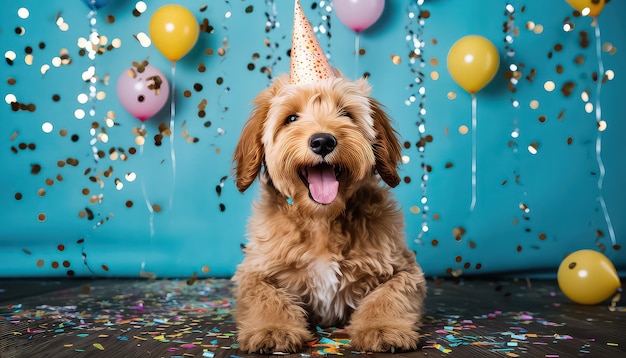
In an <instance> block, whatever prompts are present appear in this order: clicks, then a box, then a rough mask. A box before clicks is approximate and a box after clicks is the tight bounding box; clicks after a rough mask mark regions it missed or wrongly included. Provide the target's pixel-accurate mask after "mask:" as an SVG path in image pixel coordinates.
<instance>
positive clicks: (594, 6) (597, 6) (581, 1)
mask: <svg viewBox="0 0 626 358" xmlns="http://www.w3.org/2000/svg"><path fill="white" fill-rule="evenodd" d="M565 1H567V3H568V4H570V5H572V7H573V8H574V9H576V10H578V11H580V13H581V14H583V15H585V16H593V17H596V16H598V15H600V12H601V11H602V9H603V8H604V4H605V3H606V0H565ZM585 9H589V10H585Z"/></svg>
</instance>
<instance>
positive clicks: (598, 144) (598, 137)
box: [594, 18, 617, 245]
mask: <svg viewBox="0 0 626 358" xmlns="http://www.w3.org/2000/svg"><path fill="white" fill-rule="evenodd" d="M594 21H595V35H596V55H597V57H598V78H597V80H596V81H597V82H596V123H597V124H600V122H601V121H602V107H601V101H600V93H601V91H602V81H603V80H604V64H603V63H602V41H601V38H600V24H599V23H598V19H597V18H596V19H595V20H594ZM596 160H597V162H598V168H599V170H600V176H599V177H598V191H599V197H598V200H599V201H600V206H601V207H602V213H603V214H604V221H606V225H607V227H608V230H609V236H610V238H611V243H612V244H613V245H616V243H617V242H616V240H615V231H614V230H613V224H612V223H611V217H610V216H609V212H608V210H607V207H606V203H605V201H604V195H603V194H602V186H603V184H604V175H605V173H606V170H605V168H604V163H603V162H602V131H601V130H600V129H599V128H598V131H597V134H596Z"/></svg>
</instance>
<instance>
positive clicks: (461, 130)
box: [459, 125, 469, 135]
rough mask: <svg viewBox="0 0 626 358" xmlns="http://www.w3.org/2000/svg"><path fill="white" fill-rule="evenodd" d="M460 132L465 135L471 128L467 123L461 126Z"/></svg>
mask: <svg viewBox="0 0 626 358" xmlns="http://www.w3.org/2000/svg"><path fill="white" fill-rule="evenodd" d="M459 133H461V134H463V135H465V134H467V133H469V128H468V127H467V126H466V125H462V126H459Z"/></svg>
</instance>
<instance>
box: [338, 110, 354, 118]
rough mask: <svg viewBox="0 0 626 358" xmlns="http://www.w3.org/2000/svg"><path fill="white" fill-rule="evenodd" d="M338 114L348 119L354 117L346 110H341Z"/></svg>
mask: <svg viewBox="0 0 626 358" xmlns="http://www.w3.org/2000/svg"><path fill="white" fill-rule="evenodd" d="M339 115H340V116H342V117H348V118H350V119H354V118H353V117H352V114H351V113H350V112H348V111H342V112H341V113H339Z"/></svg>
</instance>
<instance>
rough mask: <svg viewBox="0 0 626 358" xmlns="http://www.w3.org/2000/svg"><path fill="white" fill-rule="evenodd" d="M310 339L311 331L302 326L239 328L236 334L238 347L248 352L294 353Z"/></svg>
mask: <svg viewBox="0 0 626 358" xmlns="http://www.w3.org/2000/svg"><path fill="white" fill-rule="evenodd" d="M311 339H312V336H311V333H310V332H309V331H308V330H307V329H304V328H292V329H286V328H284V327H268V328H261V329H256V330H240V331H239V334H238V340H239V349H241V350H242V351H245V352H248V353H261V354H271V353H273V352H289V353H294V352H297V351H298V350H300V349H301V348H302V346H303V344H304V343H305V342H306V341H310V340H311Z"/></svg>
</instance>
